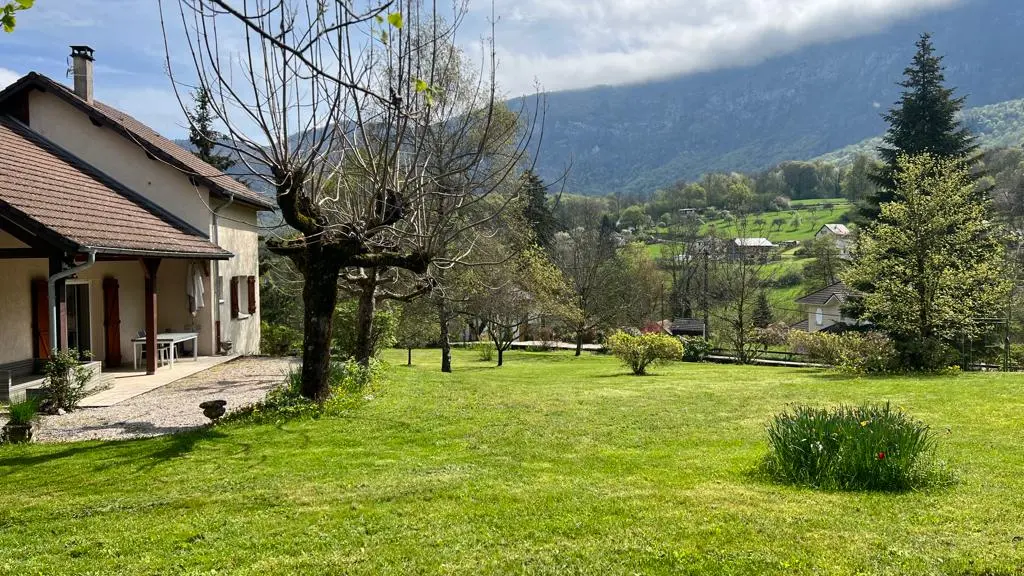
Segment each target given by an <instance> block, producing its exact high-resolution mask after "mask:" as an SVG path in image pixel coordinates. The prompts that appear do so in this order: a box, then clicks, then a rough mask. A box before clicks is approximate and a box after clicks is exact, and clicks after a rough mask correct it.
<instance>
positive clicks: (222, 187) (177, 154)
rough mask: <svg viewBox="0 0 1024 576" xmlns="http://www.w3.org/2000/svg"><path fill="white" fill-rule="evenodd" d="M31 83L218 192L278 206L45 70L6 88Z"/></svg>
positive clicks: (269, 206)
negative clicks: (88, 99)
mask: <svg viewBox="0 0 1024 576" xmlns="http://www.w3.org/2000/svg"><path fill="white" fill-rule="evenodd" d="M27 84H37V85H42V86H45V87H46V88H48V89H52V91H53V93H54V94H56V95H57V96H59V97H61V98H63V99H64V100H66V101H67V102H69V103H70V104H72V105H73V106H75V107H77V108H79V109H82V110H84V111H85V112H86V113H88V114H90V117H91V118H93V119H94V120H96V121H98V122H103V123H105V124H107V125H108V126H110V127H112V128H114V129H115V130H118V131H120V132H122V133H124V135H125V136H126V137H127V138H129V139H131V140H132V141H134V142H136V143H137V144H139V145H141V146H142V147H143V148H145V149H146V151H147V152H149V153H150V154H153V155H154V156H159V157H161V159H163V160H165V161H166V162H169V163H170V164H172V165H174V166H175V167H176V168H178V169H179V170H182V171H183V172H185V173H186V174H188V175H190V176H194V177H196V179H197V180H199V181H200V182H202V183H203V184H205V185H206V186H208V187H209V188H210V191H211V192H212V193H213V194H214V195H216V196H221V197H228V196H231V195H234V196H235V200H236V201H239V202H244V203H247V204H250V205H252V206H254V207H257V208H261V209H265V210H272V209H273V208H274V203H273V202H272V201H271V200H270V199H269V198H267V197H266V196H264V195H262V194H260V193H258V192H254V191H252V190H250V189H249V188H247V187H246V186H245V185H243V184H242V183H241V182H239V181H238V180H235V179H234V178H232V177H231V176H228V175H227V174H225V173H223V172H221V171H220V170H218V169H216V168H214V167H213V166H210V165H209V164H207V163H206V162H203V161H202V160H200V159H199V158H197V157H196V156H195V154H193V153H191V152H189V151H188V150H186V149H185V148H182V147H181V146H179V145H178V144H175V143H174V142H173V141H171V140H170V139H168V138H164V137H163V136H161V135H160V134H158V133H157V132H156V131H155V130H153V129H152V128H150V127H149V126H146V125H145V124H143V123H142V122H139V121H138V120H136V119H135V118H133V117H131V116H129V115H128V114H125V113H124V112H122V111H120V110H118V109H116V108H114V107H113V106H109V105H107V104H104V103H102V102H100V101H98V100H93V101H92V103H91V104H90V103H88V102H86V101H85V100H83V99H81V98H79V97H78V96H77V95H76V94H75V93H74V91H73V90H71V89H70V88H68V87H67V86H65V85H63V84H61V83H59V82H56V81H54V80H51V79H50V78H48V77H46V76H43V75H42V74H37V73H35V72H30V73H29V74H28V75H26V76H24V77H23V78H22V79H21V80H19V81H18V82H16V83H15V84H14V85H12V86H11V87H10V88H9V89H8V90H4V92H5V93H6V92H8V91H12V92H13V91H17V88H16V86H22V85H27Z"/></svg>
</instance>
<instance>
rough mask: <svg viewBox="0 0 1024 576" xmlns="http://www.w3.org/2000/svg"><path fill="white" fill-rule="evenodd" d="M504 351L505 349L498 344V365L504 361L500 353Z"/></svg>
mask: <svg viewBox="0 0 1024 576" xmlns="http://www.w3.org/2000/svg"><path fill="white" fill-rule="evenodd" d="M504 352H505V349H504V348H502V347H501V346H498V366H501V365H502V364H503V363H504V362H505V359H504V358H503V357H502V354H503V353H504Z"/></svg>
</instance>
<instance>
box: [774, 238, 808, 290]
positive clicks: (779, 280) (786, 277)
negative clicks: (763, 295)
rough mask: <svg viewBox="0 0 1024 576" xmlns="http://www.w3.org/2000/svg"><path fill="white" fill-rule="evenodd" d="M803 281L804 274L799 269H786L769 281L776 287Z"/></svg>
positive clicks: (786, 286) (789, 285) (798, 283)
mask: <svg viewBox="0 0 1024 576" xmlns="http://www.w3.org/2000/svg"><path fill="white" fill-rule="evenodd" d="M799 250H802V248H799V249H798V251H799ZM803 281H804V276H803V274H801V273H800V271H799V270H786V271H785V272H783V273H782V274H780V275H779V276H777V277H776V278H774V279H773V280H771V281H770V282H771V284H772V286H775V287H776V288H792V287H793V286H799V285H800V284H801V283H802V282H803Z"/></svg>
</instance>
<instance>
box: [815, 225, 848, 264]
mask: <svg viewBox="0 0 1024 576" xmlns="http://www.w3.org/2000/svg"><path fill="white" fill-rule="evenodd" d="M822 238H828V239H831V240H832V241H833V242H835V243H836V247H837V248H839V257H840V258H850V249H851V248H853V234H852V233H850V229H849V228H847V227H846V225H845V224H825V225H824V226H822V227H821V229H820V230H818V232H817V233H815V234H814V239H815V240H820V239H822Z"/></svg>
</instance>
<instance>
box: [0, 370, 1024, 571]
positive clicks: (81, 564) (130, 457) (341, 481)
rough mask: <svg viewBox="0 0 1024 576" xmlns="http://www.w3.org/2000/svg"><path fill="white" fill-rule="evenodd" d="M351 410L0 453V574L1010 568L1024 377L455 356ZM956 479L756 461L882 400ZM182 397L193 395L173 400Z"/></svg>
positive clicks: (1022, 527)
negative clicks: (920, 427)
mask: <svg viewBox="0 0 1024 576" xmlns="http://www.w3.org/2000/svg"><path fill="white" fill-rule="evenodd" d="M404 354H405V353H404V352H401V351H394V352H390V353H389V354H388V359H389V360H390V361H391V362H393V363H394V364H393V366H392V368H391V369H390V370H389V372H390V376H391V382H390V384H389V385H387V386H386V387H385V388H383V389H381V390H378V391H377V392H376V393H375V396H374V398H373V399H372V400H370V401H368V402H367V403H366V404H365V405H363V406H362V407H361V408H360V409H359V410H358V411H357V412H355V413H354V414H352V415H351V416H349V417H343V418H342V417H331V418H323V419H320V420H304V421H288V422H281V423H277V424H265V425H243V424H231V425H225V426H221V427H218V428H217V429H215V430H211V431H204V432H200V433H193V434H189V435H183V436H174V437H165V438H157V439H150V440H143V441H129V442H119V443H81V444H71V445H34V446H29V447H3V448H0V551H2V553H0V573H3V574H14V575H19V576H20V575H25V574H37V573H38V574H69V573H82V574H84V573H89V574H151V573H158V574H200V573H201V574H208V573H218V574H227V573H231V574H235V573H238V574H324V573H327V574H349V573H351V574H388V573H391V574H400V573H401V574H422V573H445V574H508V573H522V574H637V573H643V574H648V573H649V574H669V573H671V574H709V575H710V574H714V575H719V574H787V575H788V574H844V575H849V574H893V575H896V574H901V575H902V574H956V575H968V574H971V575H982V574H987V575H1006V574H1021V573H1022V571H1021V569H1020V566H1024V542H1021V537H1024V451H1022V450H1021V447H1022V446H1024V422H1022V419H1024V410H1022V409H1021V408H1022V407H1021V403H1022V398H1024V376H1019V375H1001V374H971V375H964V376H957V377H934V378H864V379H851V378H847V377H841V376H836V375H832V374H829V373H824V372H819V371H813V370H794V369H776V368H758V367H736V366H721V365H697V364H674V365H671V366H665V367H660V368H658V367H656V368H654V370H653V371H654V375H652V376H648V377H643V378H637V377H633V376H629V375H627V374H626V371H625V370H624V369H623V368H622V367H621V366H620V365H619V364H618V363H617V362H616V361H615V360H614V359H612V358H609V357H595V356H584V357H581V358H573V357H572V356H571V355H569V354H561V353H549V354H544V353H526V352H514V353H510V354H507V355H506V365H505V366H504V367H503V368H495V367H493V366H491V365H489V364H484V363H481V362H478V361H476V360H475V359H474V356H473V354H472V353H470V352H457V353H456V365H455V370H456V371H455V373H454V374H451V375H442V374H440V373H439V372H438V369H437V365H438V353H437V352H436V351H418V352H416V353H415V354H414V361H415V362H416V363H417V365H416V366H415V367H413V368H406V367H405V366H403V365H401V364H402V360H404ZM886 400H890V401H892V402H893V403H894V404H896V405H899V406H904V407H906V409H907V410H908V411H910V412H911V413H912V414H914V415H916V416H918V417H920V418H922V419H924V420H925V421H926V422H928V423H930V424H931V425H932V426H933V430H934V431H935V433H936V435H937V437H938V439H939V441H940V455H941V457H942V458H943V459H946V460H948V461H949V462H950V463H951V465H952V467H953V468H954V469H955V470H957V471H958V474H959V476H960V479H959V482H958V483H957V484H956V485H954V486H952V487H948V488H935V489H929V490H926V491H922V492H914V493H902V494H884V493H836V492H832V493H828V492H819V491H815V490H811V489H807V488H799V487H791V486H781V485H776V484H772V483H770V482H768V481H766V480H763V479H761V478H759V477H758V476H757V475H756V474H755V473H754V469H755V467H756V466H757V463H758V460H759V459H760V458H761V456H762V455H763V454H764V451H765V440H764V426H765V424H766V422H767V421H768V419H769V418H770V417H771V416H772V414H774V413H775V412H777V411H779V410H782V409H783V408H785V407H786V406H787V405H788V404H790V403H796V402H808V403H811V404H815V405H831V404H835V403H840V402H847V403H860V402H864V401H886ZM182 409H192V407H182Z"/></svg>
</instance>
